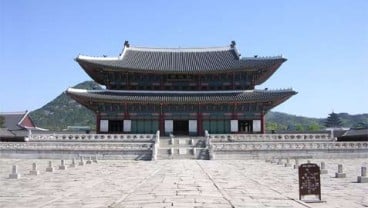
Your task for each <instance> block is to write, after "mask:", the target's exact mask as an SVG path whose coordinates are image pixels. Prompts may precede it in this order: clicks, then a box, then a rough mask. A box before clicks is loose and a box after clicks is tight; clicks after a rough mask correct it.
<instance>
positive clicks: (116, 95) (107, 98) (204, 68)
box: [66, 41, 296, 135]
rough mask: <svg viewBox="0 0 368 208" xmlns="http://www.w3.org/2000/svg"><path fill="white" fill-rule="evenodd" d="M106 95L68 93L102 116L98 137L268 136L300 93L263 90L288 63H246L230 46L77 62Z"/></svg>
mask: <svg viewBox="0 0 368 208" xmlns="http://www.w3.org/2000/svg"><path fill="white" fill-rule="evenodd" d="M75 60H76V61H77V62H78V63H79V65H80V66H81V67H82V68H83V69H84V70H85V72H86V73H87V74H88V75H89V76H90V77H91V78H92V79H93V80H95V81H96V82H97V83H99V84H101V85H104V86H106V89H104V90H81V89H73V88H69V89H67V91H66V93H67V94H68V95H69V96H70V97H72V98H73V99H75V100H76V101H77V102H79V103H80V104H82V105H84V106H85V107H87V108H89V109H90V110H92V111H94V112H95V113H96V131H97V133H154V132H155V131H157V130H160V132H161V134H162V135H168V134H170V133H173V134H186V135H204V131H205V130H208V131H209V133H248V134H249V133H265V119H264V118H265V114H266V113H267V111H269V110H270V109H272V108H273V107H275V106H277V105H279V104H280V103H282V102H284V101H285V100H287V99H288V98H290V97H291V96H292V95H295V94H296V92H295V91H293V90H292V89H286V90H267V89H265V90H259V89H255V86H256V85H260V84H262V83H263V82H265V81H266V80H267V79H268V78H269V77H270V76H271V75H272V74H273V73H274V72H275V71H276V70H277V69H278V68H279V67H280V66H281V64H282V63H284V62H285V61H286V59H285V58H283V57H281V56H277V57H247V58H241V57H240V54H239V53H238V50H237V49H236V46H235V42H234V41H233V42H232V43H231V45H230V46H226V47H210V48H174V49H171V48H147V47H132V46H130V45H129V43H128V42H126V43H125V44H124V49H123V51H122V53H121V54H120V55H119V56H118V57H90V56H82V55H79V56H78V57H77V58H76V59H75Z"/></svg>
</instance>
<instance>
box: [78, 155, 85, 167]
mask: <svg viewBox="0 0 368 208" xmlns="http://www.w3.org/2000/svg"><path fill="white" fill-rule="evenodd" d="M78 165H79V166H83V165H84V160H83V157H80V161H79V163H78Z"/></svg>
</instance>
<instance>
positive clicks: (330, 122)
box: [325, 112, 342, 127]
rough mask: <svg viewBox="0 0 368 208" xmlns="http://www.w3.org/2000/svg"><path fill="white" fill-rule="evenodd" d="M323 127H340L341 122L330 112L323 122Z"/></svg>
mask: <svg viewBox="0 0 368 208" xmlns="http://www.w3.org/2000/svg"><path fill="white" fill-rule="evenodd" d="M325 126H326V127H341V126H342V122H341V120H340V118H339V116H338V115H337V114H336V113H334V112H332V113H330V114H329V116H328V117H327V119H326V121H325Z"/></svg>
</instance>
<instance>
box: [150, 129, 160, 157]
mask: <svg viewBox="0 0 368 208" xmlns="http://www.w3.org/2000/svg"><path fill="white" fill-rule="evenodd" d="M159 147H160V131H157V132H156V137H155V143H154V144H153V147H152V157H151V160H157V154H158V149H159Z"/></svg>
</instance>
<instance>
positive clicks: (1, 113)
mask: <svg viewBox="0 0 368 208" xmlns="http://www.w3.org/2000/svg"><path fill="white" fill-rule="evenodd" d="M27 112H28V111H27V110H26V111H14V112H0V115H23V114H26V113H27Z"/></svg>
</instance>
